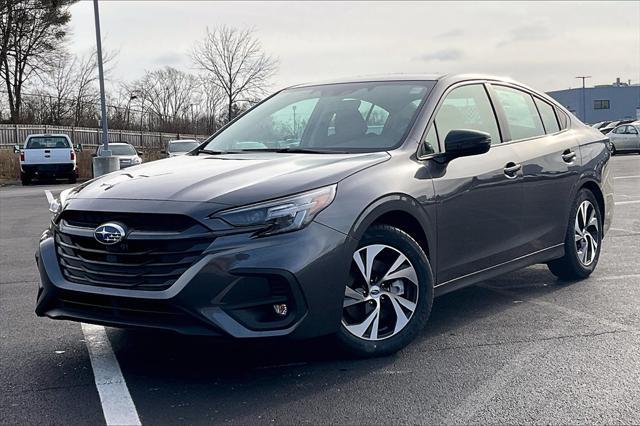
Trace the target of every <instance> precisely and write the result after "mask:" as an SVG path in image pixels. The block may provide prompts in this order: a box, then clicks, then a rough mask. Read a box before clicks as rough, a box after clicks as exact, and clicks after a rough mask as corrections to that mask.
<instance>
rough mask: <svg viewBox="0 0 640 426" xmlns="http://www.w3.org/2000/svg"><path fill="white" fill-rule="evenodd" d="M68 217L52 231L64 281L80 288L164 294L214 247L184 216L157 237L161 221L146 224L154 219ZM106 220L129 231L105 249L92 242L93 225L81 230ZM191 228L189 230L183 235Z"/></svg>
mask: <svg viewBox="0 0 640 426" xmlns="http://www.w3.org/2000/svg"><path fill="white" fill-rule="evenodd" d="M66 213H67V214H65V217H67V218H69V221H67V220H66V219H63V220H61V221H60V222H59V224H58V226H57V227H56V231H55V241H56V251H57V254H58V261H59V264H60V268H61V270H62V273H63V274H64V276H65V278H66V279H67V280H69V281H71V282H74V283H78V284H86V285H93V286H99V287H111V288H128V289H135V290H155V291H160V290H166V289H167V288H169V287H170V286H171V285H172V284H173V283H175V282H176V280H177V279H178V278H179V277H180V276H181V275H182V274H183V273H184V272H185V271H186V270H187V269H188V268H189V267H190V266H191V265H192V264H193V263H194V262H195V261H197V260H198V259H199V258H200V257H201V256H202V253H203V251H204V250H205V249H206V248H207V247H208V246H209V245H210V244H211V243H212V241H213V237H212V236H211V234H210V233H209V230H208V229H207V228H205V227H204V226H203V225H200V224H198V223H197V222H195V221H193V219H190V218H189V217H186V216H182V217H181V219H176V221H175V222H165V227H164V228H163V230H162V231H161V232H160V231H158V228H159V224H160V223H161V221H160V222H159V221H158V218H154V220H152V219H151V218H149V216H153V215H140V217H138V216H136V215H135V214H117V213H115V214H112V213H99V212H77V211H75V212H73V213H71V212H66ZM105 215H108V216H109V219H106V217H105ZM158 216H161V215H158ZM145 218H146V219H147V221H145V220H144V219H145ZM107 220H109V221H114V220H117V221H119V222H121V223H123V224H124V225H126V226H127V227H128V229H129V233H128V236H127V238H126V239H125V240H123V242H121V243H118V244H114V245H104V244H102V243H100V242H98V241H96V240H95V238H94V237H93V230H94V229H95V227H94V226H93V224H92V225H91V227H88V226H82V227H80V226H79V225H81V224H82V225H88V224H89V223H92V222H93V223H98V222H99V223H103V222H105V221H107ZM189 222H192V223H193V225H192V226H190V227H188V228H186V229H183V228H184V226H185V224H186V223H189ZM99 223H98V224H99ZM96 226H98V225H96ZM140 228H142V229H140ZM140 231H142V232H140ZM154 231H155V232H154Z"/></svg>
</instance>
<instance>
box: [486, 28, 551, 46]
mask: <svg viewBox="0 0 640 426" xmlns="http://www.w3.org/2000/svg"><path fill="white" fill-rule="evenodd" d="M551 37H552V34H551V31H549V27H547V26H546V25H545V24H526V25H523V26H521V27H516V28H513V29H511V31H509V33H508V35H507V37H506V38H504V39H503V40H501V41H499V42H498V44H497V45H498V47H502V46H506V45H508V44H513V43H518V42H527V41H541V40H549V39H551Z"/></svg>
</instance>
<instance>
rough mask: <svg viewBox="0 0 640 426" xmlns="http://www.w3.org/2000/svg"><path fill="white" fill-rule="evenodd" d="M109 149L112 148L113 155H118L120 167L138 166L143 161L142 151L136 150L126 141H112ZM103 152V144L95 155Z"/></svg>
mask: <svg viewBox="0 0 640 426" xmlns="http://www.w3.org/2000/svg"><path fill="white" fill-rule="evenodd" d="M109 150H111V155H113V156H114V157H118V160H119V161H120V169H125V168H127V167H131V166H137V165H138V164H141V163H142V158H141V155H142V153H140V152H138V151H136V149H135V148H134V146H133V145H131V144H128V143H126V142H111V143H109ZM101 152H102V145H100V146H99V147H98V149H97V151H96V154H95V155H97V156H100V153H101Z"/></svg>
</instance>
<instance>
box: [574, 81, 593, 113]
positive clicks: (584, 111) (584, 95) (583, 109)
mask: <svg viewBox="0 0 640 426" xmlns="http://www.w3.org/2000/svg"><path fill="white" fill-rule="evenodd" d="M576 78H578V79H580V80H582V121H584V122H585V123H586V122H587V103H586V102H587V101H586V99H587V96H586V95H587V94H586V87H585V81H586V80H587V79H588V78H591V76H590V75H580V76H578V77H576Z"/></svg>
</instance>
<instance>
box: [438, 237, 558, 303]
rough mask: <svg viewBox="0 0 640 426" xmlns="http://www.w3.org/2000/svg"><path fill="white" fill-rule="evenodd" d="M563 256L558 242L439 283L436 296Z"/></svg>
mask: <svg viewBox="0 0 640 426" xmlns="http://www.w3.org/2000/svg"><path fill="white" fill-rule="evenodd" d="M562 256H564V244H557V245H555V246H552V247H548V248H546V249H542V250H538V251H536V252H533V253H530V254H527V255H525V256H522V257H518V258H516V259H513V260H510V261H508V262H504V263H500V264H499V265H495V266H492V267H490V268H486V269H482V270H480V271H477V272H473V273H471V274H467V275H464V276H462V277H458V278H454V279H452V280H449V281H447V282H444V283H442V284H438V285H437V286H435V287H434V291H435V294H434V295H435V297H438V296H442V295H443V294H447V293H449V292H452V291H455V290H459V289H461V288H464V287H467V286H470V285H473V284H477V283H479V282H481V281H484V280H488V279H491V278H494V277H497V276H499V275H502V274H506V273H508V272H513V271H515V270H518V269H521V268H524V267H526V266H530V265H535V264H536V263H545V262H548V261H550V260H553V259H558V258H560V257H562Z"/></svg>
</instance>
